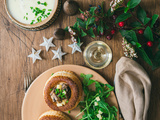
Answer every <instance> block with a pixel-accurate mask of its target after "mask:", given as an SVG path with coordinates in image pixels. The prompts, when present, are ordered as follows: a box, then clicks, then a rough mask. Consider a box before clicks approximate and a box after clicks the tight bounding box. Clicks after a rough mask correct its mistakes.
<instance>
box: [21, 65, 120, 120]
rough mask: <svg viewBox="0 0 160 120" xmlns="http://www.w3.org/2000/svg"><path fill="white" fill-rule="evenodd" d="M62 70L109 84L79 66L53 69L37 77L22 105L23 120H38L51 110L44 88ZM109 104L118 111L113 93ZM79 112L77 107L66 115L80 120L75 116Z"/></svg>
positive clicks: (108, 100) (96, 74)
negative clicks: (88, 76)
mask: <svg viewBox="0 0 160 120" xmlns="http://www.w3.org/2000/svg"><path fill="white" fill-rule="evenodd" d="M60 70H70V71H73V72H75V73H76V74H77V75H78V76H80V74H81V73H84V74H92V75H93V79H95V80H97V81H99V82H102V83H104V84H106V83H107V81H106V80H105V79H104V78H103V77H102V76H101V75H99V74H98V73H96V72H95V71H93V70H91V69H89V68H86V67H82V66H78V65H61V66H57V67H53V68H51V69H49V70H47V71H46V72H44V73H42V74H41V75H40V76H39V77H37V78H36V79H35V80H34V82H33V83H32V84H31V86H30V87H29V89H28V91H27V93H26V94H25V97H24V100H23V104H22V120H38V118H39V116H40V115H41V114H42V113H44V112H46V111H48V110H51V109H50V108H49V107H48V106H47V104H46V103H45V101H44V99H43V88H44V85H45V83H46V81H47V80H48V78H49V77H50V76H51V74H52V73H55V72H57V71H60ZM107 102H108V103H109V104H110V105H111V106H113V105H114V106H115V107H117V109H118V104H117V100H116V97H115V94H114V92H111V95H110V96H109V98H108V99H107ZM79 112H80V110H79V108H78V107H76V108H75V109H73V110H72V111H71V113H70V114H68V112H66V113H67V114H68V115H69V116H70V117H71V118H72V120H78V119H79V118H80V117H81V116H79V118H75V116H76V115H77V114H78V113H79ZM117 115H118V116H117V120H119V112H118V113H117Z"/></svg>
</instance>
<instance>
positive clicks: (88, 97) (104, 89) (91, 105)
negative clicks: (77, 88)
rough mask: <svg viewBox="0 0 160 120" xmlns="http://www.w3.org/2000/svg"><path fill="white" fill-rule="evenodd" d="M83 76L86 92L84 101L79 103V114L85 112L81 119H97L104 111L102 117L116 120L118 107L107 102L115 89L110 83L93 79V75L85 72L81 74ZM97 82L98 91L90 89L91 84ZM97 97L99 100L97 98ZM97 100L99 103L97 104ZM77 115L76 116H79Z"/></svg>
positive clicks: (106, 119) (107, 119)
mask: <svg viewBox="0 0 160 120" xmlns="http://www.w3.org/2000/svg"><path fill="white" fill-rule="evenodd" d="M80 76H81V77H82V78H83V89H84V93H85V97H84V101H81V102H80V103H79V106H80V109H81V112H80V113H79V114H78V115H77V116H79V115H81V114H82V113H84V115H83V116H82V118H81V119H79V120H97V119H98V118H97V114H98V112H99V110H100V111H102V114H101V116H102V118H105V119H104V120H116V116H117V111H118V110H117V108H116V107H115V106H110V105H109V104H108V103H107V102H106V98H108V97H109V95H110V92H111V91H113V90H114V87H112V86H111V85H109V84H103V83H100V82H98V81H95V80H92V79H91V78H92V77H93V75H91V74H86V75H85V74H83V73H81V75H80ZM92 83H95V87H96V89H97V90H96V91H93V90H91V89H89V85H91V84H92ZM97 97H98V99H99V100H97ZM95 102H97V103H98V105H95ZM77 116H76V117H77Z"/></svg>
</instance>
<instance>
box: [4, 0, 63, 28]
mask: <svg viewBox="0 0 160 120" xmlns="http://www.w3.org/2000/svg"><path fill="white" fill-rule="evenodd" d="M61 2H62V1H61V0H55V6H54V8H53V10H52V12H51V14H50V15H49V16H48V18H46V19H45V20H43V21H42V22H39V23H36V24H32V25H30V24H24V23H21V22H19V21H17V20H16V19H15V18H14V17H12V15H11V14H10V13H9V10H8V8H7V0H4V5H5V9H6V12H7V14H8V16H9V18H10V19H11V20H12V22H13V23H15V24H16V25H17V26H19V27H21V28H22V29H26V30H33V31H37V30H42V29H44V28H46V27H48V26H50V25H51V24H52V23H53V22H54V21H55V19H56V18H57V17H58V15H59V12H60V9H61Z"/></svg>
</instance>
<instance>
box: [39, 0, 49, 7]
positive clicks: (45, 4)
mask: <svg viewBox="0 0 160 120" xmlns="http://www.w3.org/2000/svg"><path fill="white" fill-rule="evenodd" d="M37 4H38V5H39V4H41V5H44V6H47V3H46V2H44V3H41V2H40V1H38V2H37Z"/></svg>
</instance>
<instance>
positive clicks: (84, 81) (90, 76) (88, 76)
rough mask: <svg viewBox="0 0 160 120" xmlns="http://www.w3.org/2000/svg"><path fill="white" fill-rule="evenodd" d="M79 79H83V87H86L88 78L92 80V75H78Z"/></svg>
mask: <svg viewBox="0 0 160 120" xmlns="http://www.w3.org/2000/svg"><path fill="white" fill-rule="evenodd" d="M80 77H81V78H83V83H84V84H85V85H87V84H88V82H89V80H90V78H92V77H93V75H92V74H86V75H85V74H83V73H81V74H80Z"/></svg>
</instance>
